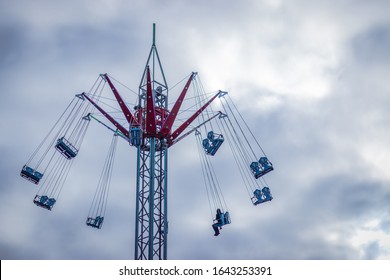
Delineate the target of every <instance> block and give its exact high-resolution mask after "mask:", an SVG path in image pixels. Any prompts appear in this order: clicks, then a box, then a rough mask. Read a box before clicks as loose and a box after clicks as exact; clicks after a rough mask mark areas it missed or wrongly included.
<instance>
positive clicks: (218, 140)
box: [202, 131, 224, 156]
mask: <svg viewBox="0 0 390 280" xmlns="http://www.w3.org/2000/svg"><path fill="white" fill-rule="evenodd" d="M223 141H224V138H223V135H222V134H217V133H214V132H213V131H209V132H208V133H207V138H206V139H203V142H202V144H203V148H204V150H205V151H206V154H208V155H212V156H213V155H215V153H216V152H217V151H218V149H219V148H220V147H221V145H222V143H223Z"/></svg>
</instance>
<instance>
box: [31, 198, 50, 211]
mask: <svg viewBox="0 0 390 280" xmlns="http://www.w3.org/2000/svg"><path fill="white" fill-rule="evenodd" d="M33 202H34V204H35V205H37V206H39V207H42V208H44V209H47V210H51V209H52V208H53V206H54V204H55V203H56V200H55V198H49V197H48V196H47V195H42V196H40V195H36V196H35V198H34V200H33Z"/></svg>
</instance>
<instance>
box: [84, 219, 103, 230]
mask: <svg viewBox="0 0 390 280" xmlns="http://www.w3.org/2000/svg"><path fill="white" fill-rule="evenodd" d="M103 220H104V217H101V216H97V217H96V218H92V217H88V218H87V221H86V224H87V226H90V227H93V228H98V229H100V228H101V227H102V224H103Z"/></svg>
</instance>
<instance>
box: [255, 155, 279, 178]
mask: <svg viewBox="0 0 390 280" xmlns="http://www.w3.org/2000/svg"><path fill="white" fill-rule="evenodd" d="M250 168H251V171H252V173H253V175H254V176H255V178H256V179H258V178H260V177H261V176H263V175H265V174H267V173H268V172H271V171H272V170H274V167H273V166H272V163H271V162H270V161H269V160H268V158H266V157H261V158H260V159H259V161H254V162H252V163H251V165H250Z"/></svg>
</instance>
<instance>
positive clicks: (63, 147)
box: [55, 137, 78, 159]
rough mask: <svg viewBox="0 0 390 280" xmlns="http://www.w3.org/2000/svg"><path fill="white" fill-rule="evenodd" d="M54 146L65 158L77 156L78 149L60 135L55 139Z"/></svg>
mask: <svg viewBox="0 0 390 280" xmlns="http://www.w3.org/2000/svg"><path fill="white" fill-rule="evenodd" d="M55 148H56V149H57V150H58V151H59V152H60V153H61V154H62V155H63V156H64V157H66V158H67V159H72V158H74V157H76V156H77V153H78V150H77V149H76V147H74V146H73V145H72V144H71V143H70V142H69V141H68V140H66V139H65V138H64V137H61V138H60V139H58V140H57V144H56V145H55Z"/></svg>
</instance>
